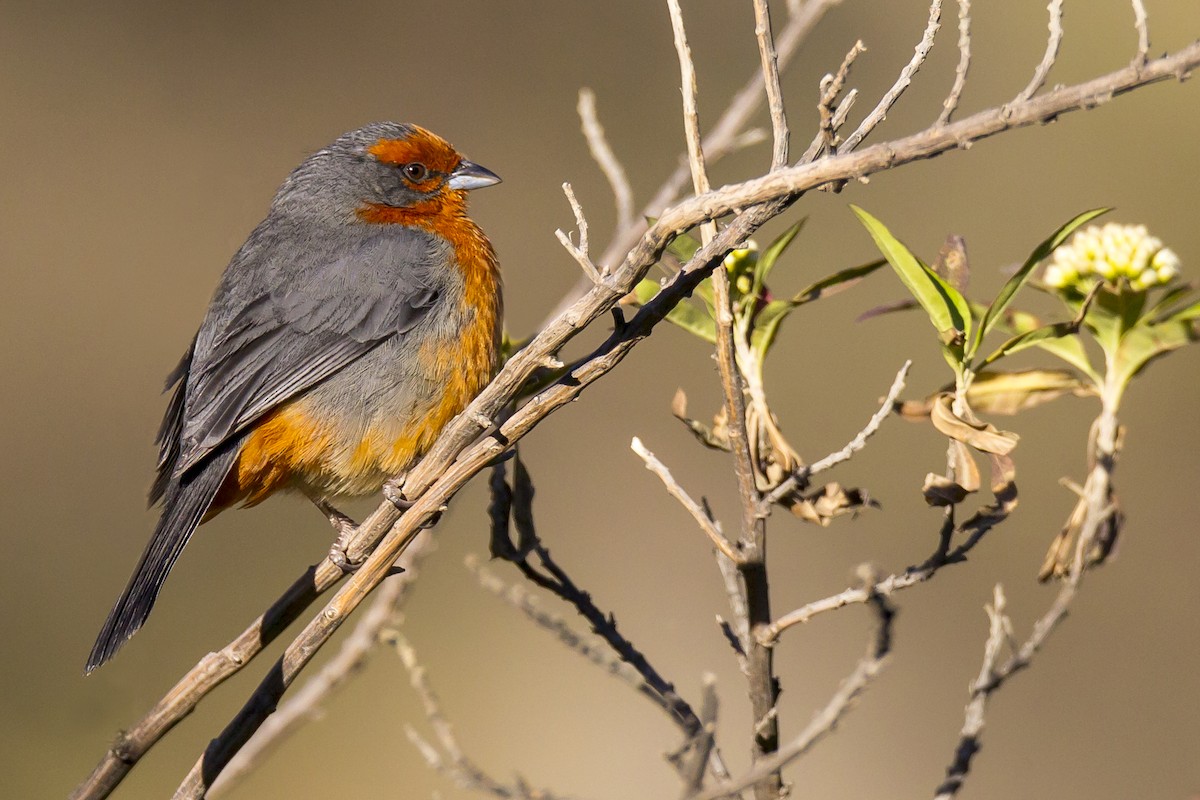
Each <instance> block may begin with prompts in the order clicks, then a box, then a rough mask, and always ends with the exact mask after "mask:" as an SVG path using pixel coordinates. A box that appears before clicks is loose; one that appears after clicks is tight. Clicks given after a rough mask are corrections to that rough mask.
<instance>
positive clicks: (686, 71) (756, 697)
mask: <svg viewBox="0 0 1200 800" xmlns="http://www.w3.org/2000/svg"><path fill="white" fill-rule="evenodd" d="M667 7H668V8H669V9H670V12H671V28H672V30H673V31H674V36H675V50H676V53H677V54H678V56H679V74H680V78H681V83H682V87H683V121H684V131H685V133H686V135H687V143H688V163H689V165H690V167H691V171H692V185H693V187H694V188H695V190H696V193H697V194H703V193H705V192H707V190H708V175H707V173H706V171H705V166H704V151H703V149H702V148H701V145H700V126H699V120H698V114H697V110H696V72H695V68H694V66H693V64H692V56H691V50H690V49H689V48H688V44H687V35H686V33H685V31H684V26H683V13H682V12H681V11H680V8H679V0H667ZM774 174H780V172H779V171H776V172H775V173H774ZM715 235H716V224H715V223H711V222H710V223H706V224H705V225H704V226H703V227H702V228H701V240H702V242H703V244H705V245H707V244H710V243H711V242H712V240H713V237H714V236H715ZM712 287H713V305H714V306H715V316H716V328H717V347H716V350H717V370H718V372H719V373H720V376H721V390H722V394H723V396H724V400H725V420H726V428H727V431H728V437H729V449H730V450H731V451H732V452H733V464H734V473H735V474H736V476H737V483H738V495H739V497H740V498H741V506H742V530H741V537H740V539H739V544H740V548H741V552H742V554H743V557H742V558H741V559H740V560H739V561H738V562H737V565H738V570H739V572H740V573H741V577H742V586H743V587H744V591H745V594H746V609H747V612H748V619H747V620H746V627H747V628H748V629H749V630H751V631H753V630H754V629H755V628H757V627H758V626H759V625H765V624H767V623H768V622H770V619H771V606H770V593H769V591H768V587H767V569H766V521H765V520H764V519H763V518H762V517H759V516H758V514H757V509H758V502H759V494H758V488H757V481H756V480H755V465H754V462H753V460H752V455H751V449H750V437H749V432H748V429H747V424H746V393H745V388H744V386H743V383H742V375H741V372H740V371H739V370H738V366H737V357H736V350H735V345H734V338H733V300H732V297H731V294H730V291H729V273H728V272H727V271H726V270H725V269H724V268H718V269H716V270H714V271H713V273H712ZM718 558H720V556H718ZM749 644H750V650H749V652H748V653H747V658H746V666H747V670H746V677H747V681H748V683H749V692H750V704H751V713H752V714H753V715H754V717H755V718H756V719H758V720H759V721H760V723H759V725H757V726H756V729H755V735H754V745H753V748H752V750H751V755H752V757H753V758H754V760H755V762H758V761H760V760H762V759H763V758H764V757H767V756H768V755H769V754H770V753H773V752H775V750H776V748H777V747H778V744H779V727H778V722H777V720H776V718H775V715H774V713H773V712H774V709H775V699H776V695H777V691H778V689H777V682H776V680H775V676H774V668H773V658H774V654H773V652H772V651H771V649H770V648H767V647H763V646H761V645H759V644H758V643H757V642H756V641H754V640H753V639H751V640H750V642H749ZM782 785H783V784H782V778H781V776H780V775H779V773H778V772H771V773H767V774H766V775H764V776H763V778H762V780H760V781H759V782H758V783H757V784H756V785H755V787H754V792H755V796H756V797H757V798H758V800H768V798H776V797H778V796H779V792H780V790H781V788H782Z"/></svg>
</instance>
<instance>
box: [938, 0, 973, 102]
mask: <svg viewBox="0 0 1200 800" xmlns="http://www.w3.org/2000/svg"><path fill="white" fill-rule="evenodd" d="M970 69H971V0H958V66H957V67H955V68H954V85H953V86H951V87H950V94H948V95H946V99H945V101H944V102H943V103H942V113H941V114H940V115H939V116H938V120H937V124H938V125H945V124H946V123H947V122H949V121H950V117H951V116H952V115H953V114H954V112H955V111H956V110H957V109H958V102H959V100H961V99H962V93H963V89H964V88H965V87H966V85H967V72H968V70H970Z"/></svg>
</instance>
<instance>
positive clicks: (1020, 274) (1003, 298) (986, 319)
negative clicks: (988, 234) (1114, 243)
mask: <svg viewBox="0 0 1200 800" xmlns="http://www.w3.org/2000/svg"><path fill="white" fill-rule="evenodd" d="M1111 210H1112V209H1109V208H1094V209H1092V210H1091V211H1085V212H1083V213H1082V214H1080V215H1079V216H1077V217H1075V218H1074V219H1072V220H1071V221H1070V222H1068V223H1067V224H1066V225H1063V226H1062V227H1061V228H1059V229H1058V230H1056V231H1055V232H1054V233H1052V234H1051V235H1050V237H1049V238H1048V239H1046V240H1045V241H1043V242H1042V243H1041V244H1039V245H1038V246H1037V247H1036V248H1034V251H1033V252H1032V253H1030V254H1029V258H1027V259H1025V263H1024V264H1022V265H1021V268H1020V269H1018V270H1017V271H1016V272H1015V273H1013V276H1012V277H1011V278H1009V279H1008V280H1007V281H1006V282H1005V284H1004V286H1003V287H1001V289H1000V293H999V294H997V295H996V299H995V300H993V301H992V304H991V305H990V306H988V310H987V313H985V314H984V315H983V322H981V323H980V324H979V329H978V331H977V333H976V335H975V338H974V340H973V342H972V343H971V345H970V348H969V350H968V351H967V357H968V358H971V357H973V356H974V355H975V353H976V352H977V351H978V350H979V346H980V345H981V344H983V337H985V336H987V335H988V332H989V331H990V330H991V329H992V326H993V325H995V324H996V321H997V320H998V319H999V318H1000V315H1001V314H1003V313H1004V310H1005V309H1006V308H1008V305H1009V303H1011V302H1012V299H1013V297H1015V296H1016V294H1017V291H1018V290H1020V288H1021V287H1022V286H1023V285H1024V284H1025V282H1026V281H1028V280H1029V276H1030V275H1032V274H1033V270H1034V268H1035V267H1037V265H1038V264H1040V263H1041V262H1042V261H1044V260H1045V259H1046V258H1047V257H1048V256H1049V255H1050V254H1051V253H1052V252H1054V249H1055V248H1057V247H1058V246H1059V245H1061V244H1062V243H1063V242H1065V241H1066V240H1067V237H1069V236H1070V235H1071V234H1072V233H1074V232H1075V231H1076V229H1078V228H1079V227H1080V226H1081V225H1085V224H1086V223H1088V222H1091V221H1092V220H1094V219H1095V218H1096V217H1098V216H1100V215H1101V214H1107V213H1108V212H1109V211H1111Z"/></svg>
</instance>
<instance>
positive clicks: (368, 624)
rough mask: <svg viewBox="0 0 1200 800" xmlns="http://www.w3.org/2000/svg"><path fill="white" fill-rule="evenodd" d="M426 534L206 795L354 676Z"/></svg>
mask: <svg viewBox="0 0 1200 800" xmlns="http://www.w3.org/2000/svg"><path fill="white" fill-rule="evenodd" d="M432 544H433V537H432V535H426V536H422V537H420V538H418V539H417V540H416V542H414V543H413V546H412V547H410V548H409V549H408V551H407V552H406V553H405V554H404V556H403V558H402V559H401V561H402V562H403V563H404V565H405V570H404V572H403V573H402V574H400V575H396V576H395V577H392V578H389V579H388V580H386V581H384V582H383V585H381V586H380V587H379V591H378V592H376V596H375V601H374V602H373V603H372V604H371V607H370V608H369V609H367V612H366V613H365V614H363V617H362V619H361V620H359V621H358V624H356V625H355V626H354V630H353V631H351V633H350V635H349V636H348V637H347V638H346V640H345V641H344V642H343V643H342V646H341V649H340V650H338V653H337V655H335V656H334V657H333V658H332V659H330V661H329V663H327V664H326V665H325V666H323V667H322V668H321V670H320V672H318V673H317V674H316V675H315V676H313V677H312V678H311V679H309V681H308V682H307V683H305V684H304V686H303V687H301V688H300V689H299V690H298V691H297V692H296V694H295V695H293V696H292V697H291V698H289V699H288V700H287V702H285V703H282V704H281V705H280V706H279V710H278V711H276V712H275V713H274V714H273V715H272V716H271V718H270V719H268V720H267V721H266V722H265V723H264V724H263V726H262V727H261V728H259V729H258V732H257V733H256V734H254V736H252V737H251V738H250V741H249V742H247V743H246V746H245V747H243V748H242V749H241V751H239V752H238V754H237V755H236V756H235V757H234V758H233V759H232V760H230V762H229V766H228V767H226V768H225V771H224V772H222V773H221V775H220V777H219V778H218V779H217V780H216V781H214V782H213V785H212V787H211V788H210V789H209V791H208V796H209V797H220V796H222V795H224V794H226V793H228V792H229V790H230V789H232V788H234V786H236V785H237V784H238V783H240V782H241V781H242V779H244V778H245V777H246V776H247V775H249V774H250V773H251V772H252V771H253V770H254V769H255V768H256V767H258V765H259V764H260V763H261V762H262V760H263V759H265V758H266V757H267V756H268V755H270V753H271V752H272V751H273V750H274V749H275V748H276V747H278V746H279V744H280V743H282V742H283V741H284V740H286V739H287V738H288V737H290V736H291V735H292V734H293V733H295V732H296V731H297V730H299V729H300V728H301V727H302V726H303V725H305V724H306V723H308V722H311V721H313V720H316V719H319V718H320V716H321V714H322V706H323V705H324V704H325V703H326V701H327V700H328V699H329V697H330V696H331V695H332V694H333V693H334V692H335V691H337V690H338V689H339V688H341V686H342V685H343V684H345V683H346V681H347V680H349V679H350V678H351V677H352V676H353V675H355V674H356V673H357V672H358V671H359V670H360V669H362V667H363V665H365V664H366V662H367V659H368V658H370V656H371V655H372V654H373V653H374V651H375V646H376V645H377V644H378V643H379V640H380V632H381V631H382V630H383V628H384V627H385V626H386V625H389V624H394V621H395V619H396V615H397V614H398V613H399V610H400V608H401V606H402V605H403V604H404V601H405V600H406V599H407V598H408V594H409V591H410V590H411V589H412V587H413V584H414V583H415V582H416V578H417V574H418V566H419V564H420V562H421V561H422V560H423V559H424V558H425V556H427V555H428V554H429V552H430V551H431V550H432V549H433V548H432Z"/></svg>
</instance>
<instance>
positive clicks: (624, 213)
mask: <svg viewBox="0 0 1200 800" xmlns="http://www.w3.org/2000/svg"><path fill="white" fill-rule="evenodd" d="M576 110H578V112H579V121H580V123H581V124H582V125H583V137H584V138H585V139H586V140H587V144H588V150H589V151H591V154H592V158H593V159H595V161H596V164H598V165H599V167H600V171H601V172H603V173H604V177H605V178H606V179H607V180H608V185H609V187H610V188H611V189H612V193H613V199H614V200H615V201H616V204H617V230H618V231H620V230H623V229H625V228H629V227H631V226H632V225H633V224H634V217H633V189H631V188H630V186H629V176H628V175H626V174H625V168H624V167H623V166H621V162H620V161H618V160H617V156H616V154H614V153H613V150H612V148H611V147H610V146H609V144H608V139H607V138H606V137H605V136H604V127H603V126H602V125H601V124H600V118H599V116H597V114H596V93H595V92H593V91H592V90H591V89H586V88H585V89H580V90H579V104H578V105H577V106H576Z"/></svg>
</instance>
